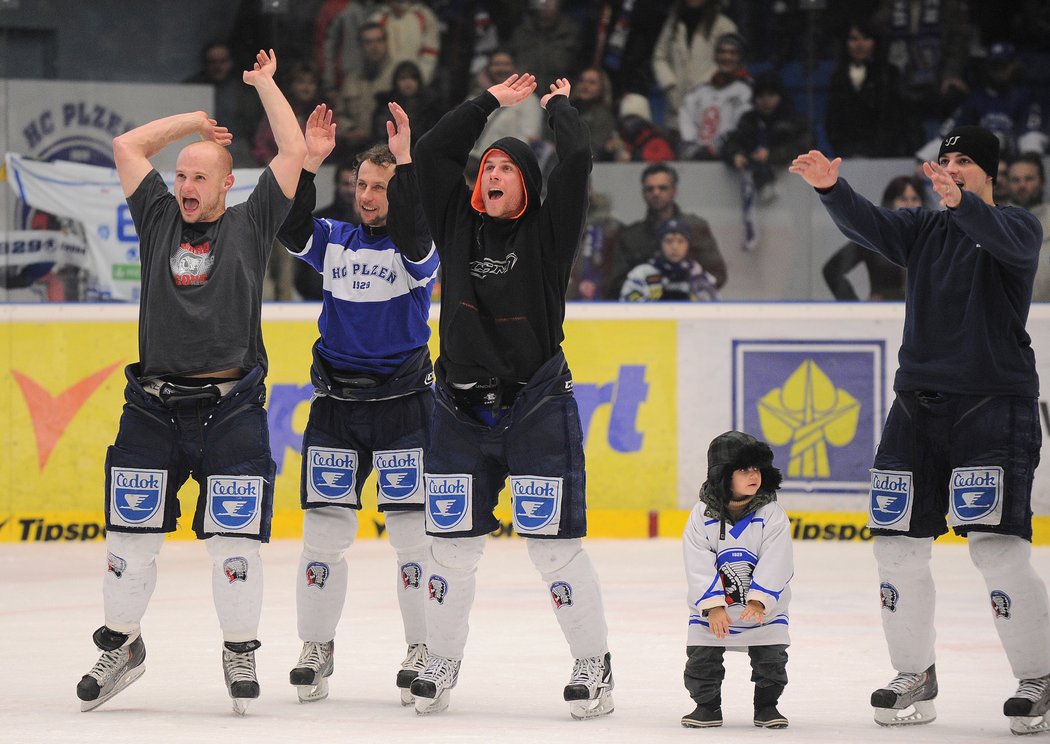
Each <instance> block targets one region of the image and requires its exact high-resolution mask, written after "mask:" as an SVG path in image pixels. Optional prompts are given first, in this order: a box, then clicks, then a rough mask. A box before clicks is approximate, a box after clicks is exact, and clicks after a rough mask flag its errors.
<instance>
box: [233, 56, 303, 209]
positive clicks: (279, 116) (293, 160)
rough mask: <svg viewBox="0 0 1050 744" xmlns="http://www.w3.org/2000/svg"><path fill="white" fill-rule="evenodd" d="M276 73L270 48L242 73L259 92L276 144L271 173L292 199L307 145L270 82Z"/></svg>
mask: <svg viewBox="0 0 1050 744" xmlns="http://www.w3.org/2000/svg"><path fill="white" fill-rule="evenodd" d="M276 72H277V55H276V54H274V51H273V50H272V49H271V50H270V51H269V53H267V52H265V51H263V50H260V51H259V53H258V54H257V55H256V56H255V66H254V67H253V68H252V69H251V70H245V72H244V75H243V79H244V82H245V83H247V84H248V85H250V86H252V87H253V88H255V92H256V93H258V95H259V101H260V102H261V103H262V107H263V110H264V111H265V112H266V119H267V121H269V123H270V129H271V130H273V137H274V140H275V141H276V142H277V155H276V156H274V158H273V160H271V161H270V170H271V171H272V172H273V175H274V178H275V179H276V180H277V184H278V185H279V186H280V187H281V191H283V192H284V195H285V196H287V197H288V198H292V197H293V196H294V195H295V187H296V184H298V183H299V171H300V170H301V169H302V166H303V160H304V158H305V157H306V142H305V141H304V140H303V133H302V131H301V130H300V129H299V122H298V121H297V120H296V118H295V112H293V111H292V107H291V105H290V104H289V103H288V100H287V99H286V98H285V97H284V93H282V92H281V89H280V88H278V87H277V83H276V82H275V81H274V79H273V76H274V74H275V73H276Z"/></svg>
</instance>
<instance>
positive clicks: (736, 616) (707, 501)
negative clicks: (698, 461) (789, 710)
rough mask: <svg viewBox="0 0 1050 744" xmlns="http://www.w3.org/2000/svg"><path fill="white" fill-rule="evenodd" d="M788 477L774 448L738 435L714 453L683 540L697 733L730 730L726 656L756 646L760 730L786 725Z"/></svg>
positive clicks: (719, 440)
mask: <svg viewBox="0 0 1050 744" xmlns="http://www.w3.org/2000/svg"><path fill="white" fill-rule="evenodd" d="M780 481H781V476H780V471H779V470H778V469H777V468H775V467H773V451H772V450H771V449H770V448H769V445H767V444H766V443H765V442H761V441H759V440H758V439H755V438H754V437H753V436H751V435H749V434H744V433H743V432H739V431H728V432H726V433H725V434H721V435H719V436H717V437H715V439H714V440H713V441H712V442H711V445H710V446H709V447H708V450H707V480H706V481H705V482H704V485H703V487H702V488H701V489H700V503H698V504H697V505H696V506H695V507H693V511H692V513H691V514H690V515H689V521H688V523H687V524H686V527H685V534H684V535H683V536H682V543H683V550H684V555H685V572H686V579H687V581H688V584H689V595H688V600H689V607H690V615H689V635H688V641H687V646H686V652H687V654H688V657H689V658H688V660H687V661H686V665H685V687H686V689H687V690H688V691H689V696H690V697H691V698H692V699H693V701H694V702H695V703H696V710H694V711H693V712H692V713H689V714H688V715H686V716H684V717H683V718H682V725H683V726H685V727H687V728H707V727H711V726H721V725H722V708H721V705H722V680H723V679H724V678H725V667H724V666H723V664H722V658H723V655H724V654H725V650H726V649H727V648H729V649H733V650H737V651H743V650H745V649H746V650H747V652H748V655H749V656H750V657H751V670H752V672H751V680H752V681H753V682H754V683H755V701H754V702H755V725H756V726H761V727H763V728H786V727H787V725H788V721H787V719H786V718H785V717H784V716H782V715H781V714H780V711H778V710H777V701H778V700H779V699H780V695H781V693H783V692H784V686H785V685H786V684H787V669H786V668H787V647H788V643H789V639H788V614H787V610H788V603H789V602H790V600H791V590H790V589H789V587H788V584H789V582H790V581H791V576H792V574H793V573H794V568H793V564H792V556H791V526H790V523H789V522H788V517H787V513H786V512H785V511H784V510H783V509H782V508H781V506H780V504H778V503H777V501H776V498H777V494H776V491H777V488H779V487H780Z"/></svg>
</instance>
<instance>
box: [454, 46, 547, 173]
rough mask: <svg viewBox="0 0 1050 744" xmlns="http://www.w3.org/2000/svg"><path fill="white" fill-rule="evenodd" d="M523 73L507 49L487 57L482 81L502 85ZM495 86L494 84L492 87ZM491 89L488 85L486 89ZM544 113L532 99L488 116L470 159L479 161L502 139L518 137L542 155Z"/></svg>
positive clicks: (473, 95) (478, 91) (476, 93)
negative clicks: (487, 61)
mask: <svg viewBox="0 0 1050 744" xmlns="http://www.w3.org/2000/svg"><path fill="white" fill-rule="evenodd" d="M519 71H521V72H525V70H522V69H521V67H520V66H519V65H517V64H515V60H514V55H513V54H511V53H510V52H509V51H507V50H506V49H498V50H496V51H495V52H493V53H492V56H491V57H489V63H488V65H487V66H486V67H485V76H484V78H479V81H480V80H483V79H490V80H497V81H499V82H503V81H504V80H506V79H507V78H508V77H510V76H511V75H513V74H514V73H516V72H519ZM494 84H497V83H494ZM489 87H491V85H490V86H489ZM486 90H488V88H481V89H478V90H474V91H472V92H471V94H470V96H469V97H468V100H469V99H470V98H474V97H476V96H478V95H481V93H483V92H485V91H486ZM544 119H545V116H544V112H543V109H541V108H540V99H539V98H537V97H536V96H532V97H531V98H528V99H526V100H524V101H522V102H521V103H519V104H517V105H515V106H501V107H500V108H498V109H496V110H495V111H494V112H493V113H492V114H490V115H489V118H488V123H487V124H486V125H485V129H484V130H483V131H482V132H481V136H480V137H478V140H477V143H476V144H475V145H474V149H473V150H471V151H470V152H471V155H472V156H474V157H477V158H480V157H481V155H482V153H483V152H485V150H486V149H488V146H489V145H491V144H492V143H493V142H495V141H496V140H498V139H500V138H502V137H517V138H518V139H520V140H522V141H524V142H528V143H529V144H530V145H531V146H532V147H533V149H534V150H536V151H537V152H541V151H542V150H543V149H544V146H543V127H544Z"/></svg>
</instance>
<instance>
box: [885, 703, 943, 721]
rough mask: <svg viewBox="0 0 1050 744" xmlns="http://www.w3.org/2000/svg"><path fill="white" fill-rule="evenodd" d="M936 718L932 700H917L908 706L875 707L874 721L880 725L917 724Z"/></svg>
mask: <svg viewBox="0 0 1050 744" xmlns="http://www.w3.org/2000/svg"><path fill="white" fill-rule="evenodd" d="M935 720H937V709H936V708H935V707H934V705H933V701H932V700H919V701H916V702H915V703H913V704H912V705H911V706H910V707H908V708H876V709H875V723H877V724H879V725H880V726H918V725H920V724H923V723H933V721H935Z"/></svg>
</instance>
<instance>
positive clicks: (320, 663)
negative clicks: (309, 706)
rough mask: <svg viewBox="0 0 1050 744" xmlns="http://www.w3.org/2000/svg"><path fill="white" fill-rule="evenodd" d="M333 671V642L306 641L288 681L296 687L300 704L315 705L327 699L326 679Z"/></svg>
mask: <svg viewBox="0 0 1050 744" xmlns="http://www.w3.org/2000/svg"><path fill="white" fill-rule="evenodd" d="M334 671H335V641H334V640H332V641H328V643H319V642H317V641H306V642H305V643H303V651H302V653H301V654H299V661H298V663H297V664H296V665H295V669H293V670H292V671H291V672H289V673H288V681H289V682H291V683H292V684H293V685H295V687H296V692H297V693H298V694H299V702H300V703H316V702H318V701H320V700H324V699H325V698H326V697H328V678H329V677H331V676H332V672H334Z"/></svg>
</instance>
